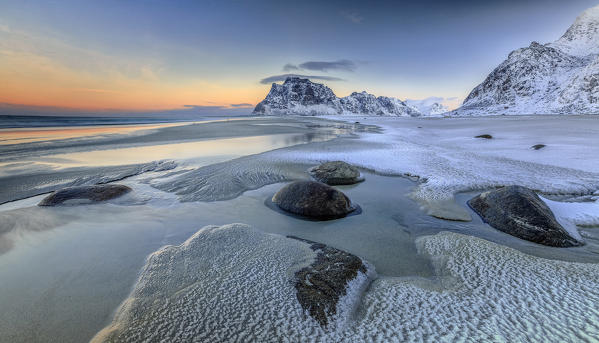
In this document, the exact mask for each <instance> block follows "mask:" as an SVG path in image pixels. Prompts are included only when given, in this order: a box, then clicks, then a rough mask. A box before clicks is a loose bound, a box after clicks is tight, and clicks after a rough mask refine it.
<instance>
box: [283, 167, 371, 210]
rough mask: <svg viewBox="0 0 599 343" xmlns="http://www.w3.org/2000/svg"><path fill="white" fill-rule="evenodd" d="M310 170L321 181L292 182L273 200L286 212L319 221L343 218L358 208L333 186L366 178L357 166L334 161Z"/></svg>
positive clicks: (348, 183)
mask: <svg viewBox="0 0 599 343" xmlns="http://www.w3.org/2000/svg"><path fill="white" fill-rule="evenodd" d="M309 172H310V174H311V175H312V176H313V177H314V178H315V179H316V180H318V181H295V182H292V183H290V184H288V185H286V186H284V187H283V188H281V190H279V191H278V192H277V193H276V194H275V195H274V196H273V197H272V202H273V203H275V204H276V205H277V206H279V208H281V209H282V210H284V211H287V212H290V213H293V214H296V215H300V216H304V217H308V218H312V219H317V220H330V219H337V218H342V217H345V216H347V215H348V214H349V213H351V212H353V211H355V210H356V208H357V206H355V205H353V204H352V202H351V200H350V199H349V198H348V197H347V196H346V195H345V194H344V193H343V192H341V191H339V190H337V189H335V188H333V187H331V186H330V185H350V184H354V183H357V182H361V181H363V180H364V179H363V178H362V177H361V176H360V172H359V171H358V169H357V168H356V167H354V166H351V165H349V164H347V163H345V162H342V161H333V162H327V163H323V164H321V165H319V166H317V167H314V168H311V169H310V170H309Z"/></svg>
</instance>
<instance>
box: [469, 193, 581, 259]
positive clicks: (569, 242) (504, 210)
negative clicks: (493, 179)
mask: <svg viewBox="0 0 599 343" xmlns="http://www.w3.org/2000/svg"><path fill="white" fill-rule="evenodd" d="M468 205H470V207H471V208H472V209H473V210H474V211H475V212H476V213H478V215H480V216H481V218H482V219H483V220H484V221H485V222H487V223H489V225H491V226H493V227H494V228H496V229H497V230H500V231H503V232H505V233H508V234H510V235H512V236H515V237H518V238H521V239H524V240H527V241H531V242H535V243H539V244H543V245H548V246H552V247H574V246H579V245H582V242H579V241H578V240H577V239H575V238H573V237H572V236H570V234H569V233H568V232H567V231H566V229H564V228H563V227H562V225H561V224H560V223H559V222H558V221H557V219H555V216H554V214H553V212H552V211H551V209H550V208H549V207H548V206H547V204H545V202H543V200H541V198H539V196H538V195H537V194H536V193H535V192H534V191H533V190H531V189H529V188H526V187H521V186H508V187H503V188H500V189H496V190H492V191H488V192H484V193H482V194H480V195H478V196H476V197H474V198H472V199H470V200H469V201H468Z"/></svg>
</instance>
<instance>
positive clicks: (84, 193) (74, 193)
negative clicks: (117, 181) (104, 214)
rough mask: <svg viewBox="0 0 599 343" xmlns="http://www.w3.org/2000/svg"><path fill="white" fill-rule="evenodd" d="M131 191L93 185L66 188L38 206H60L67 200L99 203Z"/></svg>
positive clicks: (123, 188)
mask: <svg viewBox="0 0 599 343" xmlns="http://www.w3.org/2000/svg"><path fill="white" fill-rule="evenodd" d="M130 191H131V188H129V187H127V186H124V185H112V184H110V185H94V186H78V187H68V188H63V189H61V190H58V191H56V192H53V193H52V194H50V195H48V196H47V197H45V198H44V200H42V201H41V202H40V203H39V204H38V206H57V205H62V204H64V203H65V202H66V201H69V200H80V199H84V200H89V201H90V202H99V201H105V200H110V199H114V198H117V197H120V196H121V195H123V194H125V193H128V192H130Z"/></svg>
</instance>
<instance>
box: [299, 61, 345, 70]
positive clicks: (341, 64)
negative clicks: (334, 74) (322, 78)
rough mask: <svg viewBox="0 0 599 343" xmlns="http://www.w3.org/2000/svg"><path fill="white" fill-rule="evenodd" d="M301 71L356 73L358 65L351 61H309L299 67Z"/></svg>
mask: <svg viewBox="0 0 599 343" xmlns="http://www.w3.org/2000/svg"><path fill="white" fill-rule="evenodd" d="M299 67H300V68H301V69H306V70H316V71H324V72H327V71H329V70H345V71H354V70H355V69H356V63H355V62H354V61H350V60H337V61H332V62H325V61H308V62H304V63H302V64H300V65H299Z"/></svg>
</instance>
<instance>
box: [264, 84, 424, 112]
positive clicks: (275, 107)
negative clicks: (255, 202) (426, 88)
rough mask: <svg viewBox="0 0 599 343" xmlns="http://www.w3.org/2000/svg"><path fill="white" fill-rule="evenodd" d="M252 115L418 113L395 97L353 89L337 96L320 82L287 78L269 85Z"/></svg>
mask: <svg viewBox="0 0 599 343" xmlns="http://www.w3.org/2000/svg"><path fill="white" fill-rule="evenodd" d="M254 114H258V115H287V114H295V115H326V114H348V115H352V114H356V115H357V114H360V115H377V116H419V115H420V112H419V111H418V110H416V109H415V108H413V107H410V106H408V105H407V104H406V103H404V102H403V101H401V100H399V99H396V98H389V97H385V96H379V97H376V96H374V95H372V94H369V93H366V92H361V93H358V92H354V93H352V94H351V95H348V96H346V97H344V98H338V97H337V96H336V95H335V93H333V91H332V90H331V89H330V88H329V87H327V86H325V85H323V84H320V83H314V82H312V81H310V80H308V79H302V78H299V77H288V78H287V79H286V80H285V82H284V83H283V84H282V85H280V84H276V83H273V84H272V88H271V89H270V92H269V93H268V95H267V96H266V98H265V99H264V100H262V102H260V103H259V104H258V105H257V106H256V108H255V109H254Z"/></svg>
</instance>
